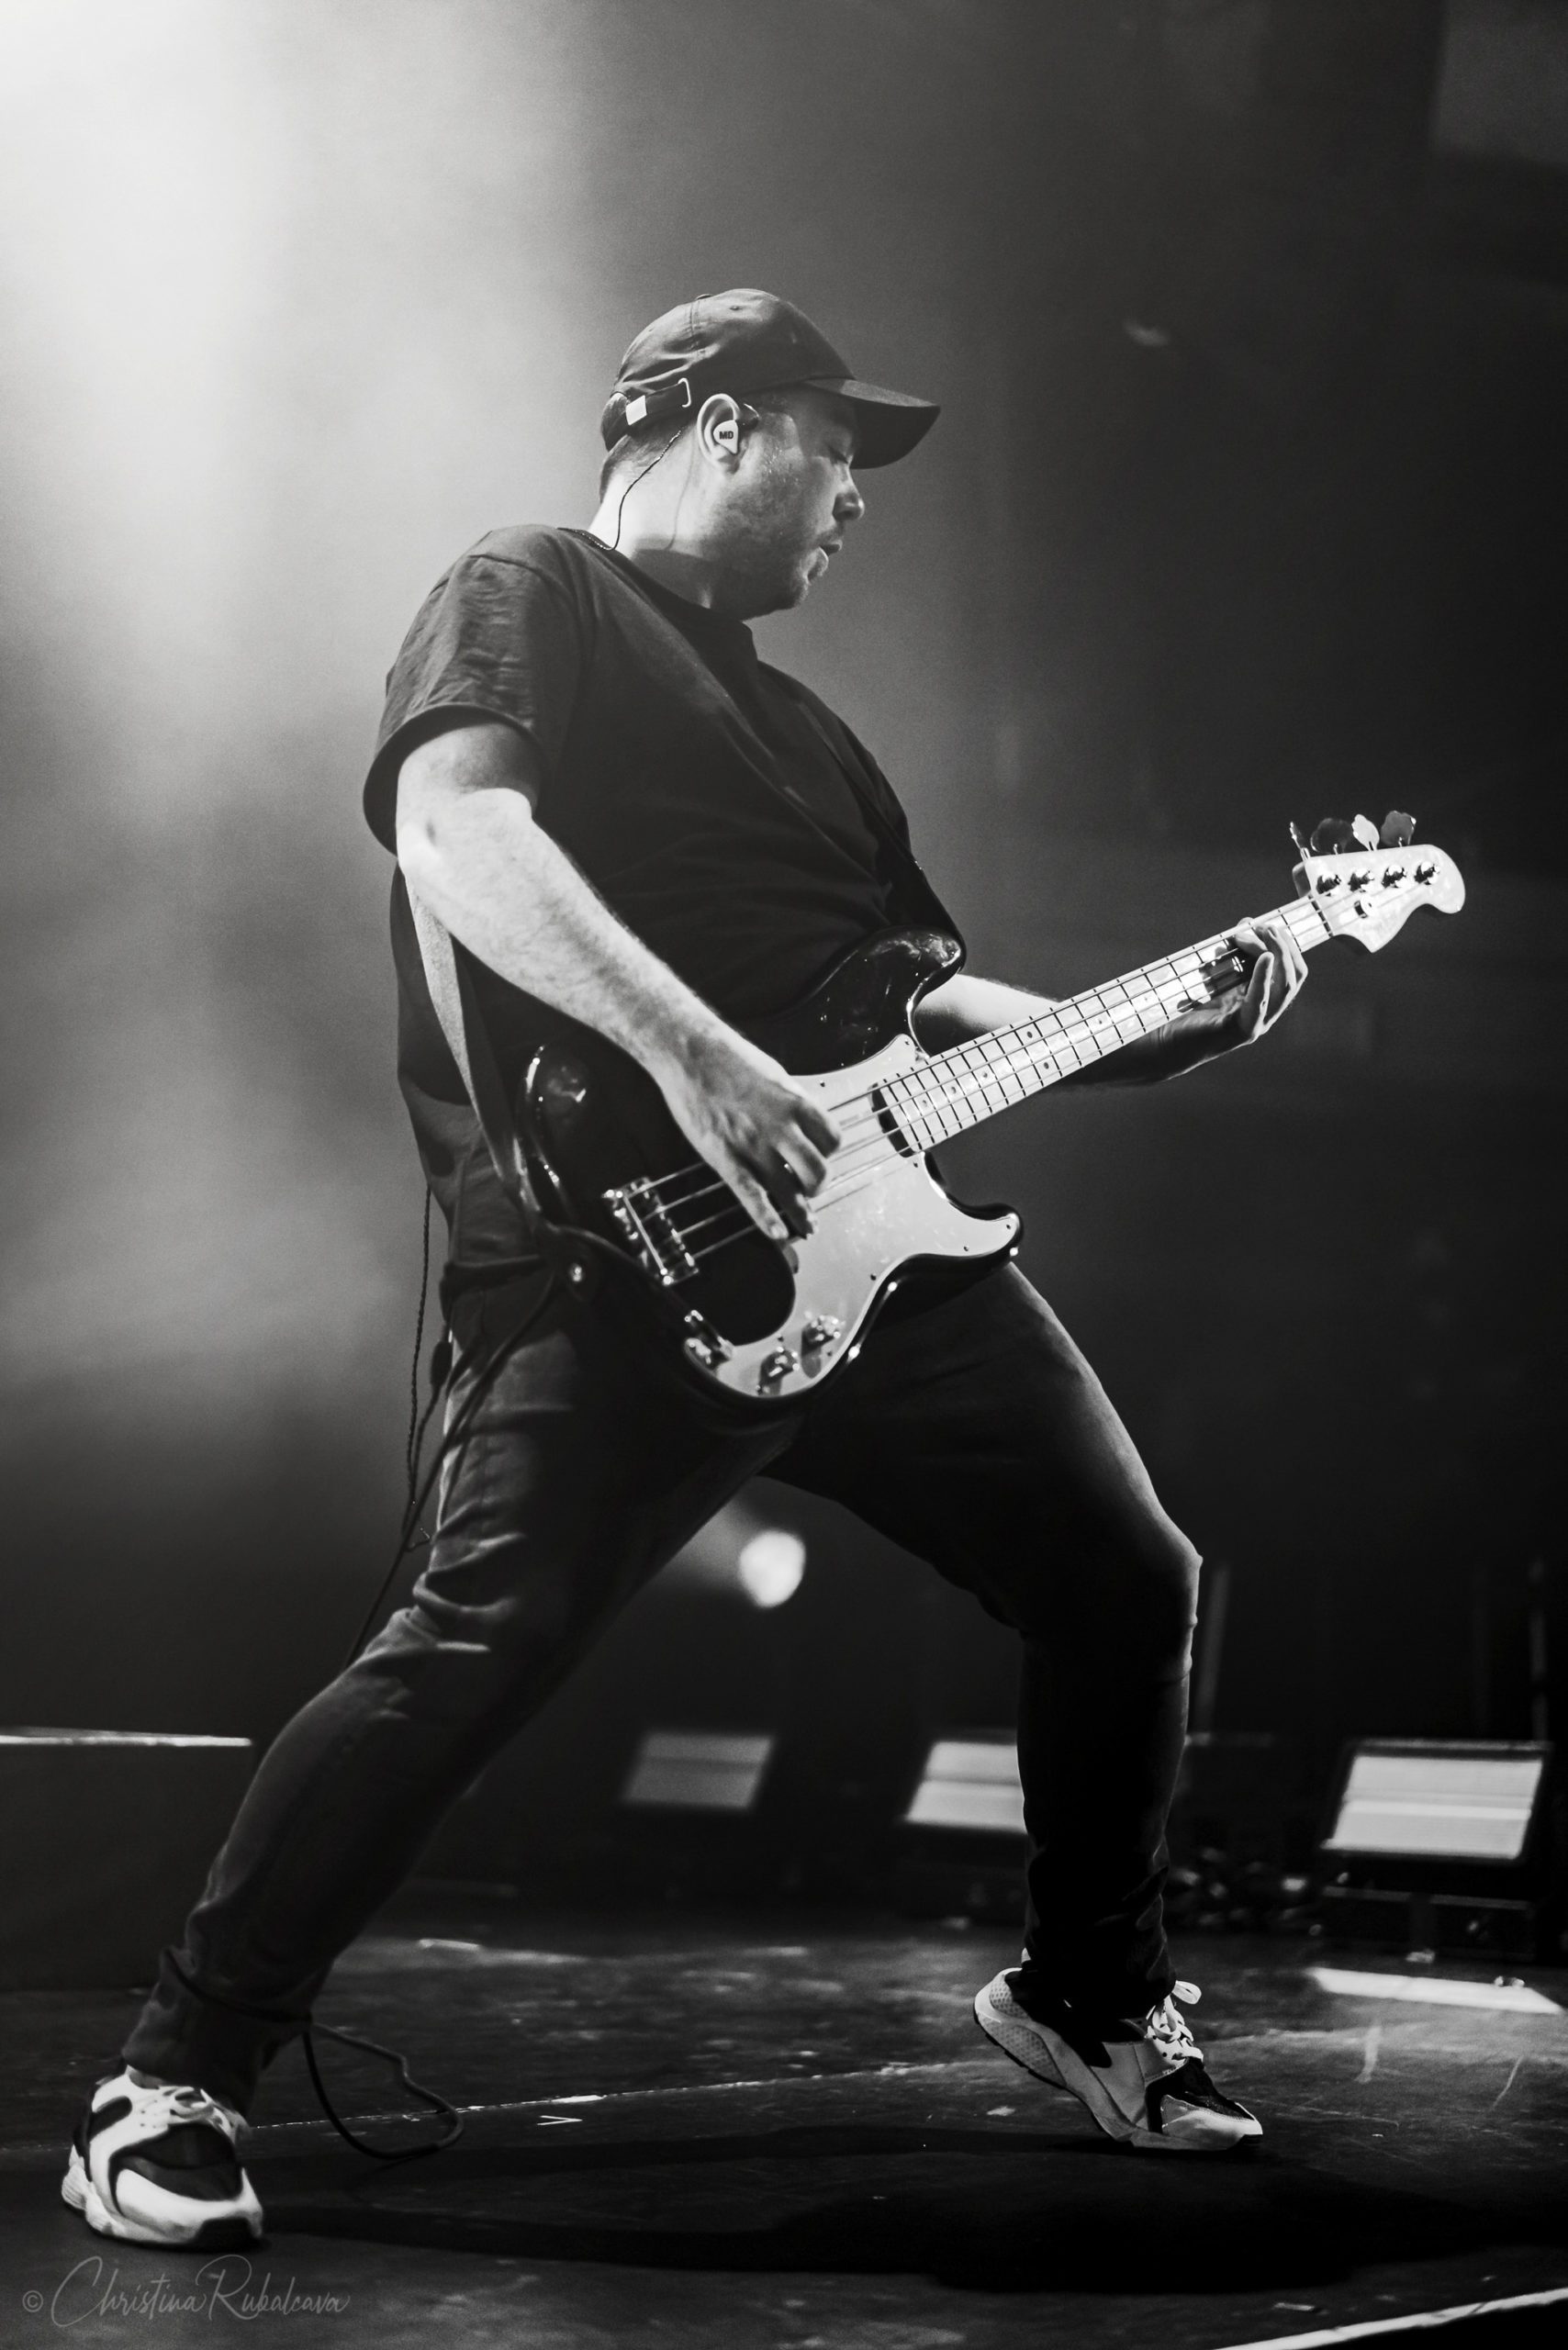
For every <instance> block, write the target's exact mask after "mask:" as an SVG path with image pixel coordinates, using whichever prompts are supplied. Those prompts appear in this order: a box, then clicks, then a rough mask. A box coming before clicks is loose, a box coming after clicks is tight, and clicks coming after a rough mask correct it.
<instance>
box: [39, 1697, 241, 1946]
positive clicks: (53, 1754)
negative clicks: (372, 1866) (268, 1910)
mask: <svg viewBox="0 0 1568 2350" xmlns="http://www.w3.org/2000/svg"><path fill="white" fill-rule="evenodd" d="M253 1759H254V1758H253V1756H252V1748H251V1741H250V1740H249V1739H245V1738H198V1737H180V1736H174V1735H165V1734H164V1733H162V1732H154V1731H150V1730H148V1731H142V1730H94V1729H6V1730H0V1989H3V1990H7V1991H17V1990H33V1989H62V1988H65V1987H73V1986H84V1985H92V1986H99V1987H103V1988H109V1989H113V1988H120V1987H125V1986H132V1985H136V1984H140V1983H148V1982H151V1979H152V1975H153V1971H154V1968H155V1967H156V1964H157V1960H158V1952H159V1949H160V1947H161V1945H162V1943H164V1942H169V1941H171V1940H172V1939H174V1937H175V1936H177V1934H178V1931H179V1928H180V1925H181V1921H182V1920H183V1919H184V1917H185V1912H186V1910H187V1909H188V1908H190V1906H191V1903H192V1902H193V1901H194V1900H195V1898H196V1895H197V1894H198V1893H199V1892H200V1890H201V1887H202V1884H203V1881H204V1879H205V1877H206V1874H207V1865H208V1863H209V1862H210V1861H211V1859H212V1857H213V1854H214V1853H215V1852H217V1850H218V1846H219V1845H220V1844H221V1843H222V1841H223V1839H224V1837H225V1835H226V1834H227V1832H228V1829H229V1824H230V1820H231V1819H232V1818H233V1817H234V1814H235V1811H236V1810H237V1809H238V1807H239V1804H240V1798H241V1796H242V1795H243V1794H244V1792H245V1788H246V1785H247V1784H248V1782H249V1780H250V1776H251V1770H252V1762H253Z"/></svg>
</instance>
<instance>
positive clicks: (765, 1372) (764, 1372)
mask: <svg viewBox="0 0 1568 2350" xmlns="http://www.w3.org/2000/svg"><path fill="white" fill-rule="evenodd" d="M800 1368H801V1358H800V1356H799V1355H798V1354H797V1353H796V1352H795V1349H794V1348H793V1347H775V1348H774V1349H773V1352H772V1353H771V1354H770V1355H768V1356H767V1357H766V1358H765V1359H764V1361H763V1363H762V1367H761V1369H760V1370H759V1371H758V1372H757V1374H756V1383H757V1386H758V1388H759V1389H762V1388H768V1387H777V1386H778V1384H779V1382H781V1381H782V1380H786V1379H788V1378H789V1376H790V1372H791V1371H799V1370H800Z"/></svg>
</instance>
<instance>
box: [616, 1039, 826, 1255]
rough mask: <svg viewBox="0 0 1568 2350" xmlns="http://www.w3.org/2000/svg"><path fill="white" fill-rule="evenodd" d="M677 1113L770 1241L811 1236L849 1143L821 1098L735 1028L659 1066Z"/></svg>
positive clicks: (699, 1041) (672, 1110)
mask: <svg viewBox="0 0 1568 2350" xmlns="http://www.w3.org/2000/svg"><path fill="white" fill-rule="evenodd" d="M653 1075H654V1076H655V1079H656V1080H657V1082H658V1086H659V1090H660V1091H661V1092H662V1093H663V1095H664V1097H665V1100H666V1102H667V1104H668V1105H669V1111H670V1114H671V1116H672V1117H673V1118H674V1119H675V1122H676V1124H677V1125H678V1126H679V1127H680V1129H681V1131H682V1133H683V1134H684V1135H686V1136H687V1137H688V1139H689V1141H690V1142H691V1144H692V1145H693V1147H695V1148H696V1149H697V1150H698V1151H699V1152H700V1155H701V1157H702V1158H705V1159H706V1160H707V1162H708V1164H709V1166H710V1167H711V1168H712V1169H713V1170H714V1172H715V1173H716V1174H718V1175H722V1178H723V1180H724V1181H725V1182H726V1183H727V1184H728V1185H729V1187H730V1189H731V1190H732V1191H733V1192H734V1194H735V1196H736V1198H737V1199H738V1200H739V1201H740V1203H741V1204H742V1206H743V1207H744V1208H745V1211H746V1214H748V1215H749V1216H750V1217H751V1218H752V1220H753V1222H754V1223H755V1224H756V1225H757V1226H758V1227H759V1228H760V1229H761V1230H762V1231H763V1232H765V1233H766V1234H767V1237H768V1238H769V1239H770V1240H777V1241H780V1242H786V1241H788V1240H790V1238H791V1237H794V1238H799V1239H803V1238H804V1237H805V1236H806V1234H807V1233H809V1232H810V1231H811V1229H812V1212H811V1208H810V1205H809V1201H810V1197H811V1194H812V1192H815V1191H817V1190H818V1189H819V1188H820V1186H821V1184H822V1181H823V1177H824V1176H825V1175H826V1173H827V1161H828V1156H829V1154H830V1153H831V1152H833V1151H834V1150H836V1149H837V1148H838V1146H839V1143H840V1141H841V1139H842V1137H841V1136H840V1134H839V1131H838V1128H837V1126H836V1125H834V1122H833V1120H832V1119H831V1118H830V1117H829V1115H828V1113H827V1112H826V1111H825V1110H824V1109H823V1107H822V1105H821V1104H820V1102H817V1101H816V1099H815V1097H814V1096H813V1095H812V1094H811V1093H810V1092H808V1091H807V1090H806V1088H805V1087H804V1086H802V1085H801V1084H800V1083H798V1082H797V1080H795V1079H794V1078H792V1077H791V1076H790V1072H789V1070H788V1069H785V1068H783V1067H782V1065H781V1064H780V1063H779V1062H778V1061H776V1060H774V1059H773V1058H772V1057H771V1056H770V1055H769V1054H767V1053H765V1052H762V1051H760V1050H759V1049H758V1048H757V1046H755V1045H752V1044H748V1043H747V1041H746V1039H745V1037H744V1036H740V1035H736V1034H735V1032H734V1029H724V1030H721V1031H718V1032H716V1033H715V1034H713V1035H708V1036H703V1037H700V1038H698V1039H696V1040H690V1039H689V1040H688V1041H687V1043H686V1045H685V1047H684V1049H683V1050H682V1051H681V1053H680V1054H679V1057H671V1058H670V1059H668V1060H667V1061H665V1062H663V1063H661V1065H659V1066H658V1067H656V1068H655V1069H653Z"/></svg>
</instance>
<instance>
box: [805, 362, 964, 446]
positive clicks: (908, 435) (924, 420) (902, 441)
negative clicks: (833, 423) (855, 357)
mask: <svg viewBox="0 0 1568 2350" xmlns="http://www.w3.org/2000/svg"><path fill="white" fill-rule="evenodd" d="M806 380H807V382H808V383H811V384H813V385H815V386H816V387H817V389H818V390H819V391H823V392H836V393H837V394H838V396H839V397H840V398H841V399H846V400H847V401H848V402H849V405H850V407H851V408H853V409H854V410H855V428H856V430H855V464H856V466H857V469H860V468H863V467H865V466H868V465H891V464H897V463H898V460H899V459H900V458H901V457H907V456H908V454H909V453H910V451H911V450H912V449H913V447H914V446H915V445H916V443H917V442H921V441H924V438H925V436H926V434H927V433H928V432H929V431H930V430H931V428H932V426H933V425H934V424H935V421H936V420H937V418H938V417H939V416H940V415H941V413H942V410H941V408H940V406H939V405H938V403H937V402H936V401H935V400H917V399H914V398H913V397H911V395H910V394H909V393H908V392H890V391H887V390H885V389H884V387H883V386H881V385H880V384H862V383H860V382H859V381H858V380H857V377H855V376H853V375H811V376H808V377H807V378H806Z"/></svg>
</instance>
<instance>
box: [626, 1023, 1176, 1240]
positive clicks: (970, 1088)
mask: <svg viewBox="0 0 1568 2350" xmlns="http://www.w3.org/2000/svg"><path fill="white" fill-rule="evenodd" d="M1166 992H1167V994H1170V992H1171V990H1170V989H1169V988H1168V989H1167V990H1166ZM1184 1001H1185V999H1182V1002H1184ZM1181 1008H1182V1003H1181V1002H1178V1003H1177V1004H1175V1005H1174V1006H1172V1005H1168V1004H1167V1003H1166V1002H1163V1001H1162V1000H1161V998H1160V997H1159V995H1158V994H1153V993H1151V995H1150V996H1148V997H1145V998H1144V999H1143V1000H1142V1002H1140V1003H1131V1004H1130V1005H1129V1010H1128V1012H1126V1013H1121V1014H1120V1015H1119V1016H1118V1021H1117V1024H1115V1026H1114V1037H1115V1042H1114V1045H1112V1044H1109V1043H1106V1044H1103V1045H1099V1044H1098V1040H1099V1039H1100V1038H1101V1037H1103V1035H1104V1027H1105V1023H1102V1024H1100V1025H1099V1026H1098V1027H1096V1026H1095V1025H1094V1024H1092V1023H1089V1022H1087V1021H1083V1022H1080V1023H1079V1024H1077V1032H1076V1035H1068V1036H1063V1037H1059V1038H1056V1039H1053V1040H1051V1042H1050V1043H1048V1044H1047V1043H1046V1042H1045V1041H1044V1040H1040V1041H1038V1042H1036V1044H1035V1045H1033V1046H1026V1047H1025V1049H1024V1050H1022V1051H1020V1052H1014V1053H1012V1054H1009V1055H1008V1056H1007V1057H1006V1058H1005V1059H998V1060H993V1061H987V1062H985V1063H984V1064H983V1065H982V1067H981V1068H980V1069H975V1070H971V1071H969V1073H968V1076H967V1081H966V1082H964V1083H962V1084H956V1083H949V1084H948V1085H946V1086H945V1087H944V1088H943V1089H942V1090H941V1091H940V1092H939V1093H936V1094H934V1095H928V1096H927V1100H926V1102H925V1103H924V1106H918V1105H915V1104H906V1103H903V1102H898V1101H894V1102H891V1103H890V1108H891V1111H892V1114H893V1116H894V1118H895V1120H896V1122H897V1125H898V1129H899V1131H900V1132H901V1133H902V1134H903V1136H905V1138H906V1139H907V1140H908V1141H909V1142H910V1143H911V1144H913V1147H914V1149H915V1150H916V1151H917V1152H919V1153H922V1154H924V1152H926V1151H928V1150H934V1149H935V1148H937V1147H939V1146H940V1145H941V1144H942V1143H944V1142H947V1141H950V1140H951V1139H952V1138H953V1136H954V1135H955V1134H958V1133H961V1132H962V1131H963V1130H964V1127H965V1125H969V1124H970V1123H973V1122H972V1121H970V1120H968V1119H963V1120H961V1121H960V1122H959V1124H958V1125H955V1126H953V1127H951V1128H950V1129H949V1130H948V1131H946V1132H942V1131H940V1130H939V1131H937V1132H935V1133H927V1134H925V1135H922V1134H921V1133H920V1131H919V1129H920V1128H921V1127H922V1126H924V1127H926V1128H931V1127H937V1128H940V1125H941V1122H942V1120H943V1117H944V1115H945V1114H950V1113H952V1111H953V1110H954V1109H955V1108H957V1107H962V1108H967V1107H968V1105H969V1103H970V1102H973V1101H975V1100H976V1099H977V1098H980V1099H983V1100H984V1101H985V1102H986V1105H987V1108H988V1110H989V1111H991V1113H998V1112H1000V1111H1002V1110H1006V1109H1011V1108H1014V1106H1016V1104H1017V1103H1018V1102H1023V1101H1025V1100H1027V1099H1028V1097H1029V1094H1030V1093H1031V1092H1032V1091H1035V1090H1036V1089H1035V1088H1033V1087H1032V1086H1027V1085H1024V1084H1023V1083H1022V1081H1021V1073H1027V1074H1028V1075H1029V1076H1035V1075H1037V1074H1038V1073H1039V1071H1040V1070H1041V1069H1048V1070H1049V1072H1050V1075H1051V1077H1052V1078H1053V1079H1056V1080H1059V1079H1061V1078H1065V1077H1070V1076H1071V1075H1072V1074H1073V1073H1074V1071H1075V1070H1077V1069H1082V1068H1085V1067H1089V1066H1092V1063H1093V1061H1094V1060H1099V1059H1103V1058H1104V1057H1105V1056H1106V1053H1107V1052H1109V1051H1114V1050H1119V1049H1120V1047H1121V1046H1123V1045H1127V1044H1134V1043H1137V1040H1138V1038H1139V1037H1141V1036H1145V1035H1149V1034H1150V1033H1151V1030H1150V1027H1149V1026H1147V1025H1145V1022H1146V1021H1148V1020H1149V1019H1150V1018H1151V1015H1152V1024H1153V1026H1156V1027H1159V1026H1163V1025H1164V1024H1165V1021H1166V1020H1167V1019H1168V1018H1169V1017H1170V1014H1171V1012H1172V1010H1179V1009H1181ZM1085 1034H1087V1035H1088V1036H1089V1037H1090V1038H1091V1039H1092V1040H1094V1041H1095V1042H1096V1044H1097V1045H1098V1049H1096V1050H1095V1051H1094V1052H1092V1054H1091V1055H1090V1056H1088V1057H1087V1058H1084V1057H1079V1056H1080V1055H1081V1053H1082V1050H1083V1043H1082V1040H1083V1037H1084V1035H1085ZM1064 1052H1065V1053H1069V1054H1071V1055H1073V1056H1074V1057H1073V1058H1072V1060H1071V1061H1070V1064H1069V1065H1068V1066H1066V1067H1064V1066H1062V1065H1061V1060H1060V1056H1061V1055H1062V1054H1063V1053H1064ZM912 1074H913V1075H914V1076H915V1077H916V1082H918V1072H912ZM1008 1080H1012V1082H1013V1083H1014V1084H1015V1085H1018V1086H1019V1088H1020V1090H1019V1091H1017V1092H1015V1093H1014V1094H1012V1095H1009V1094H1008V1092H1007V1091H1006V1085H1007V1081H1008ZM894 1081H895V1082H896V1080H894ZM992 1094H1001V1096H1002V1099H1001V1100H1000V1101H992V1100H991V1095H992ZM887 1139H888V1137H887V1130H886V1128H885V1127H882V1126H881V1125H880V1123H879V1130H878V1132H877V1133H876V1134H874V1135H872V1136H868V1137H867V1139H866V1140H864V1141H862V1142H860V1143H857V1144H855V1145H852V1146H850V1147H849V1148H848V1149H847V1150H839V1151H835V1152H834V1157H833V1159H832V1160H831V1162H830V1166H831V1169H832V1171H831V1173H830V1175H829V1179H828V1181H827V1182H826V1183H825V1184H824V1185H823V1188H822V1189H821V1190H820V1191H819V1192H816V1193H815V1194H813V1195H812V1205H813V1206H814V1207H829V1206H833V1205H835V1204H836V1203H838V1202H839V1201H840V1200H842V1199H844V1198H846V1196H848V1194H849V1192H853V1191H857V1190H858V1189H859V1188H860V1180H859V1179H860V1178H861V1177H862V1176H863V1175H864V1174H865V1173H866V1171H867V1170H866V1169H865V1168H864V1166H863V1165H862V1166H857V1167H854V1168H850V1167H848V1166H846V1163H845V1162H846V1159H847V1158H852V1157H856V1156H857V1155H859V1154H861V1153H864V1152H865V1151H867V1150H873V1151H874V1150H876V1149H877V1147H878V1145H879V1144H881V1143H883V1142H884V1141H885V1140H887ZM906 1156H907V1154H906V1153H904V1152H902V1151H900V1150H898V1149H897V1148H896V1147H890V1148H889V1149H888V1150H887V1151H885V1152H884V1153H880V1154H879V1161H878V1162H877V1163H879V1164H881V1165H886V1166H892V1165H896V1164H899V1163H901V1162H902V1160H903V1159H904V1158H906ZM846 1178H847V1179H848V1180H847V1181H846V1180H845V1179H846ZM721 1193H725V1194H728V1197H729V1200H730V1203H731V1206H732V1207H733V1210H734V1213H736V1214H739V1215H740V1217H741V1218H742V1223H741V1225H740V1226H739V1227H738V1228H737V1230H736V1231H735V1232H734V1234H733V1235H732V1236H729V1237H733V1238H736V1239H739V1238H742V1237H745V1230H746V1228H747V1227H750V1228H751V1229H752V1230H755V1229H756V1225H755V1222H754V1219H753V1218H752V1217H751V1215H750V1214H749V1213H748V1211H747V1210H746V1209H745V1207H744V1206H742V1205H741V1203H740V1202H739V1201H738V1200H736V1199H735V1196H734V1192H732V1191H731V1188H730V1186H729V1185H728V1184H727V1183H725V1182H723V1181H720V1180H719V1179H717V1178H715V1179H714V1180H713V1181H711V1182H708V1183H706V1184H703V1185H701V1186H700V1188H699V1189H698V1190H696V1191H694V1192H687V1193H685V1194H682V1195H681V1196H680V1198H678V1200H676V1201H674V1202H671V1203H665V1202H663V1201H661V1202H660V1203H658V1204H659V1208H660V1210H661V1212H662V1213H663V1214H664V1218H665V1221H666V1223H667V1224H668V1225H669V1226H670V1228H671V1232H672V1236H673V1237H674V1238H675V1239H676V1241H677V1242H678V1245H680V1246H681V1247H682V1248H688V1250H689V1243H690V1242H691V1240H692V1239H693V1238H695V1237H696V1236H697V1235H698V1234H699V1233H700V1232H704V1231H706V1230H708V1229H709V1228H710V1227H711V1225H714V1224H716V1223H719V1222H721V1221H722V1220H723V1218H724V1217H725V1216H726V1215H727V1214H729V1213H731V1208H726V1207H721V1208H718V1209H716V1210H714V1211H713V1212H712V1213H711V1214H709V1215H707V1216H704V1217H700V1218H699V1219H698V1221H697V1222H696V1223H695V1224H691V1223H686V1222H681V1221H677V1219H676V1217H675V1215H674V1214H673V1213H672V1210H673V1209H675V1208H678V1207H681V1208H685V1207H693V1206H697V1205H700V1203H702V1202H704V1201H706V1200H709V1199H712V1198H715V1197H716V1196H717V1195H719V1194H721ZM650 1237H651V1236H650ZM695 1253H696V1255H697V1257H698V1258H700V1257H702V1256H704V1255H707V1254H710V1253H711V1249H700V1250H698V1251H696V1252H695Z"/></svg>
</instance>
